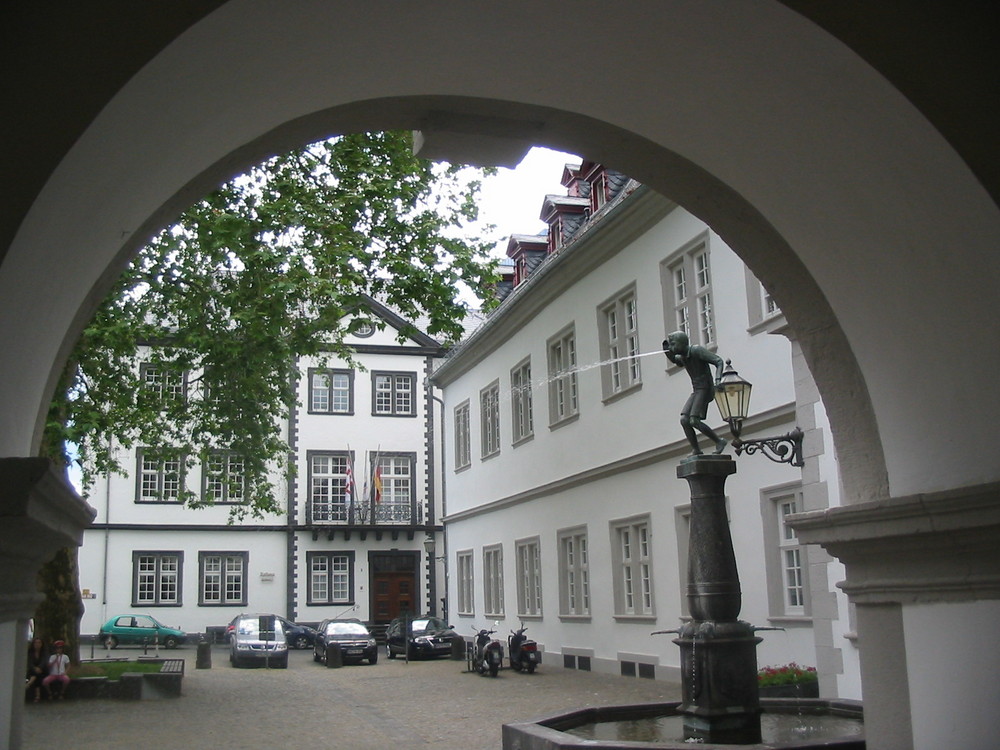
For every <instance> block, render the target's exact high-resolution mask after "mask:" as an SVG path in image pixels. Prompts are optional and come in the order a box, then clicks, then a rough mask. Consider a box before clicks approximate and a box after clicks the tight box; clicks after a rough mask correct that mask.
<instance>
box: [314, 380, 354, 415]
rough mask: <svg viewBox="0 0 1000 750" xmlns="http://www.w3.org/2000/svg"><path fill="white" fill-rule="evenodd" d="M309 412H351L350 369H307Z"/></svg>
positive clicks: (352, 381)
mask: <svg viewBox="0 0 1000 750" xmlns="http://www.w3.org/2000/svg"><path fill="white" fill-rule="evenodd" d="M309 413H310V414H348V415H350V414H353V413H354V372H353V371H352V370H326V369H323V370H320V369H311V370H309Z"/></svg>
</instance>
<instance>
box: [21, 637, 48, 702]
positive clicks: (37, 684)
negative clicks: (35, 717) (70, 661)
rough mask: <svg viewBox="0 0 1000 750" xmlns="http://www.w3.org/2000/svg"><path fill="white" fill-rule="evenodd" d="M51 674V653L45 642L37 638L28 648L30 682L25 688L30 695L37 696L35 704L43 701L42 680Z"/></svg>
mask: <svg viewBox="0 0 1000 750" xmlns="http://www.w3.org/2000/svg"><path fill="white" fill-rule="evenodd" d="M48 673H49V653H48V651H46V649H45V641H43V640H42V639H41V638H35V639H34V640H32V641H31V645H29V646H28V681H27V684H26V685H25V688H26V689H27V690H28V694H29V695H30V694H31V693H32V692H34V694H35V703H38V701H40V700H41V699H42V680H44V679H45V677H46V675H48Z"/></svg>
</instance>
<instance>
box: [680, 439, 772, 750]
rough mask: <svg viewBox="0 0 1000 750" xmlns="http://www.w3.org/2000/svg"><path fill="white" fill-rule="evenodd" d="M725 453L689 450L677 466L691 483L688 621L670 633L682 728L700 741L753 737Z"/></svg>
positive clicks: (749, 641) (749, 643)
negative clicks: (677, 653)
mask: <svg viewBox="0 0 1000 750" xmlns="http://www.w3.org/2000/svg"><path fill="white" fill-rule="evenodd" d="M734 473H736V462H735V461H733V459H732V458H730V457H729V456H693V457H691V458H687V459H685V460H684V461H682V462H681V463H680V465H679V466H678V467H677V476H678V478H681V479H686V480H687V481H688V484H689V486H690V488H691V531H690V540H689V545H688V547H689V549H688V587H687V592H688V593H687V596H688V604H689V606H690V609H691V615H692V617H693V618H694V619H693V621H692V622H689V623H687V624H686V625H685V626H684V627H683V628H681V630H680V634H679V635H680V637H678V638H677V639H675V640H674V643H676V644H677V645H678V646H679V647H680V649H681V687H682V703H681V706H680V711H681V713H683V714H684V735H685V738H688V739H700V740H703V741H705V742H719V743H725V742H733V743H737V744H749V743H753V742H760V739H761V737H760V699H759V695H758V690H757V644H758V643H760V640H761V639H760V638H758V637H757V636H756V635H754V629H753V626H751V625H750V624H749V623H746V622H742V621H740V620H738V619H737V617H738V616H739V613H740V607H741V604H742V599H741V597H742V594H741V592H740V579H739V574H738V571H737V569H736V555H735V553H734V552H733V540H732V536H731V535H730V532H729V518H728V516H727V514H726V492H725V489H726V478H727V477H729V475H731V474H734Z"/></svg>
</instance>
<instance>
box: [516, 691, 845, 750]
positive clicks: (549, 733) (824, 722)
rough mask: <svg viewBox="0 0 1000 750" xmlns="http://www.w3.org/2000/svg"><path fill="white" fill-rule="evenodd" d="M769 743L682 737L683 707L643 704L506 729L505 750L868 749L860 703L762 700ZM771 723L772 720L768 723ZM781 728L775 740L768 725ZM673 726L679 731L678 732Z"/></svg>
mask: <svg viewBox="0 0 1000 750" xmlns="http://www.w3.org/2000/svg"><path fill="white" fill-rule="evenodd" d="M760 704H761V709H762V710H763V715H762V717H761V725H762V730H763V731H764V739H763V741H762V742H761V743H758V744H752V745H730V744H717V743H701V742H698V743H692V742H686V741H685V740H684V738H683V730H682V729H680V727H681V726H682V721H683V717H682V714H680V713H679V711H678V707H679V706H680V705H681V704H680V703H679V702H678V703H639V704H633V705H624V706H600V707H594V708H582V709H577V710H574V711H568V712H565V713H562V714H557V715H554V716H547V717H544V718H542V719H537V720H535V721H530V722H515V723H511V724H505V725H504V726H503V747H504V750H563V749H564V748H565V749H566V750H569V749H571V748H587V750H633V749H634V750H640V749H641V750H654V749H655V750H682V749H687V748H692V747H695V746H697V747H703V748H712V749H713V750H725V749H726V748H728V749H729V750H732V748H735V747H741V748H748V749H749V750H765V749H768V750H770V749H771V748H774V749H775V750H777V749H779V748H780V749H781V750H800V749H801V750H806V749H808V748H824V749H827V750H864V748H865V739H864V728H863V723H862V711H861V703H860V702H858V701H849V700H825V699H813V700H810V699H794V698H770V699H768V698H762V699H761V701H760ZM769 719H771V721H769ZM779 724H780V725H781V728H780V730H778V731H777V734H778V735H779V736H778V737H777V738H776V739H771V738H769V733H770V734H774V731H772V730H769V727H772V726H777V725H779ZM674 725H676V727H677V728H678V729H676V730H675V729H674Z"/></svg>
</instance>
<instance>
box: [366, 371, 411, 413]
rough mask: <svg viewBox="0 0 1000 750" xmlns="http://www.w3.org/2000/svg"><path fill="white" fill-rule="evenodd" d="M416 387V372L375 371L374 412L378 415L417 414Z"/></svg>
mask: <svg viewBox="0 0 1000 750" xmlns="http://www.w3.org/2000/svg"><path fill="white" fill-rule="evenodd" d="M416 387H417V376H416V373H412V372H373V373H372V414H373V415H374V416H378V417H412V416H415V415H416V413H417V412H416V403H417V401H416Z"/></svg>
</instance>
